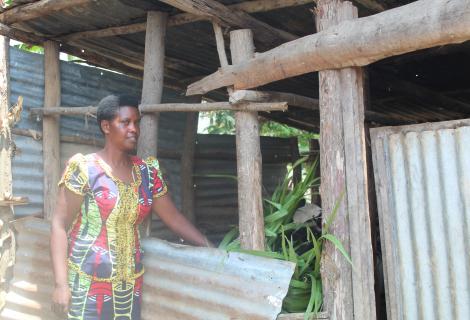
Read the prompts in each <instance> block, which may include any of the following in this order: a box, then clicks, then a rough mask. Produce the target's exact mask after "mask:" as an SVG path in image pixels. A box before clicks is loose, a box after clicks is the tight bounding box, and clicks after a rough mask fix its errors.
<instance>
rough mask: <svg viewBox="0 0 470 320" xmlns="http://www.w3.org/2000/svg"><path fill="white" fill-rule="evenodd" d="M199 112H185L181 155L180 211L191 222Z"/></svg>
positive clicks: (194, 219)
mask: <svg viewBox="0 0 470 320" xmlns="http://www.w3.org/2000/svg"><path fill="white" fill-rule="evenodd" d="M198 118H199V112H188V113H186V127H185V129H184V138H183V154H182V157H181V202H182V204H181V211H182V212H183V214H184V215H185V216H186V217H187V218H188V219H189V220H190V221H191V222H193V223H195V222H196V215H195V212H194V177H193V175H194V160H195V159H194V154H195V150H196V139H197V125H198Z"/></svg>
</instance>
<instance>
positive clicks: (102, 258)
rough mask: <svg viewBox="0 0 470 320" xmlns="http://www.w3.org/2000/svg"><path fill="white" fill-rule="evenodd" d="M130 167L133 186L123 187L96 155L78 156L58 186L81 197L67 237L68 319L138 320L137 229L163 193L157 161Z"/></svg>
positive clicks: (139, 257)
mask: <svg viewBox="0 0 470 320" xmlns="http://www.w3.org/2000/svg"><path fill="white" fill-rule="evenodd" d="M132 162H133V176H134V180H135V181H134V182H133V183H131V184H126V183H124V182H122V181H120V180H119V179H117V178H115V177H113V175H112V174H111V172H110V168H109V166H108V165H107V164H106V163H105V162H104V161H103V160H102V159H100V158H99V157H98V156H97V155H96V154H89V155H82V154H77V155H75V156H73V157H72V158H71V159H70V160H69V162H68V164H67V167H66V169H65V171H64V174H63V177H62V179H61V181H60V182H59V185H65V187H67V188H68V189H69V190H71V191H72V192H74V193H76V194H79V195H82V196H83V197H84V200H83V203H82V205H81V209H80V213H79V214H78V216H77V218H76V219H75V221H74V223H73V224H72V227H71V229H70V232H69V237H70V239H69V254H68V256H69V258H68V280H69V286H70V289H71V292H72V301H71V305H70V309H69V314H68V319H79V320H111V319H116V320H117V319H119V320H128V319H130V320H138V319H140V309H141V308H140V305H141V301H142V280H143V279H142V275H143V273H144V267H143V265H142V249H141V247H140V241H139V239H140V235H139V230H138V225H139V224H140V223H141V222H142V221H143V220H144V218H145V217H146V216H147V215H148V214H149V213H150V212H151V206H152V200H153V198H156V197H160V196H162V195H164V194H165V193H166V192H167V188H166V184H165V182H164V180H163V178H162V176H161V173H160V170H159V166H158V161H157V159H155V158H151V157H150V158H148V159H146V160H145V161H144V160H142V159H140V158H138V157H132Z"/></svg>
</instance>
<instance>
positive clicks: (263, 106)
mask: <svg viewBox="0 0 470 320" xmlns="http://www.w3.org/2000/svg"><path fill="white" fill-rule="evenodd" d="M139 108H140V110H141V111H142V112H169V111H173V112H195V111H221V110H232V111H285V110H287V103H285V102H276V103H242V104H231V103H229V102H212V103H194V104H192V103H165V104H156V105H140V106H139Z"/></svg>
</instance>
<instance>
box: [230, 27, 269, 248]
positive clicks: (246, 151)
mask: <svg viewBox="0 0 470 320" xmlns="http://www.w3.org/2000/svg"><path fill="white" fill-rule="evenodd" d="M230 51H231V53H232V61H233V63H234V64H237V63H241V62H242V61H244V60H247V59H250V58H251V57H253V55H254V54H255V47H254V43H253V34H252V32H251V30H237V31H232V32H230ZM235 122H236V133H235V135H236V137H235V138H236V147H237V176H238V221H239V222H238V227H239V231H240V246H241V247H242V248H243V249H251V250H264V215H263V200H262V174H261V170H262V160H261V146H260V138H259V122H258V113H257V112H242V111H238V112H236V113H235Z"/></svg>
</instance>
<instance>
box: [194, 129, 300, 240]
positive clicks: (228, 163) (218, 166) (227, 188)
mask: <svg viewBox="0 0 470 320" xmlns="http://www.w3.org/2000/svg"><path fill="white" fill-rule="evenodd" d="M196 152H197V153H198V154H199V153H200V154H210V153H212V154H217V153H224V154H231V155H232V158H231V159H227V160H221V159H219V158H218V157H216V156H214V158H213V159H196V164H195V175H196V176H195V178H194V183H195V189H194V190H195V213H196V217H197V221H196V222H197V225H198V227H199V228H200V229H201V230H203V231H204V232H205V233H206V234H207V235H208V236H209V237H210V239H211V240H212V241H214V242H216V243H217V242H218V241H220V240H221V239H222V238H223V236H224V235H225V234H226V233H227V232H228V231H229V230H230V229H231V228H232V227H233V226H235V225H238V191H237V181H236V176H237V163H236V160H235V159H236V156H235V155H236V146H235V137H234V136H222V135H198V144H197V146H196ZM261 153H262V156H263V157H264V158H266V159H267V158H270V159H274V158H276V157H277V158H279V159H287V158H288V157H290V153H291V151H290V142H289V139H279V138H269V137H261ZM286 163H287V161H279V162H278V163H266V162H264V161H263V168H262V174H263V192H264V195H263V196H264V197H267V196H268V195H271V194H272V192H273V190H274V188H275V187H276V186H277V185H278V183H279V181H280V180H281V179H282V178H283V177H284V175H285V173H286ZM214 175H220V176H229V177H214Z"/></svg>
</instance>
